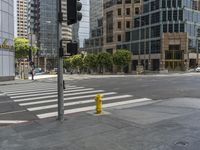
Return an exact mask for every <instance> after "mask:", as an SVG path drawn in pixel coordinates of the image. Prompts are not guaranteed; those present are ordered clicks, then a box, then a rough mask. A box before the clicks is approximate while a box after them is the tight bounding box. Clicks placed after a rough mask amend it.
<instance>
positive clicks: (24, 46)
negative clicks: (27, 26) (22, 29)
mask: <svg viewBox="0 0 200 150" xmlns="http://www.w3.org/2000/svg"><path fill="white" fill-rule="evenodd" d="M14 42H15V55H16V58H26V57H28V54H29V48H30V46H29V40H27V39H25V38H15V40H14Z"/></svg>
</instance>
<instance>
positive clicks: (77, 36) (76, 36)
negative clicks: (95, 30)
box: [73, 0, 90, 48]
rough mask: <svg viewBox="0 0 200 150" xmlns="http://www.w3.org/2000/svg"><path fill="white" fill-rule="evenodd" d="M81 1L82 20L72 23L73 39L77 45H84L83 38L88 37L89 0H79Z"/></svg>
mask: <svg viewBox="0 0 200 150" xmlns="http://www.w3.org/2000/svg"><path fill="white" fill-rule="evenodd" d="M80 2H81V3H82V9H81V13H82V15H83V17H82V20H81V21H80V22H78V23H76V24H74V25H73V40H74V41H77V42H78V43H79V47H80V48H82V47H83V46H84V42H85V39H88V38H89V33H90V31H89V30H90V29H89V26H90V23H89V8H90V7H89V0H80Z"/></svg>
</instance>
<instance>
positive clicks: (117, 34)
mask: <svg viewBox="0 0 200 150" xmlns="http://www.w3.org/2000/svg"><path fill="white" fill-rule="evenodd" d="M103 4H104V6H103V14H104V15H103V16H104V17H103V37H104V39H103V49H104V50H105V51H107V52H110V53H111V54H112V53H114V52H115V51H116V49H117V48H119V47H117V45H118V44H119V43H122V42H124V41H125V35H126V31H127V30H130V29H131V28H132V25H133V19H132V18H133V6H134V3H133V2H132V1H131V0H125V1H124V0H115V1H113V0H104V3H103Z"/></svg>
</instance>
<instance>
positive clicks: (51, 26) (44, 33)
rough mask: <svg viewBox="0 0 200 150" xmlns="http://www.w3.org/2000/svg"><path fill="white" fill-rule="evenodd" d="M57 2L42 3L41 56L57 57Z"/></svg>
mask: <svg viewBox="0 0 200 150" xmlns="http://www.w3.org/2000/svg"><path fill="white" fill-rule="evenodd" d="M56 2H57V1H55V0H41V1H40V18H39V35H38V36H39V37H38V38H39V39H38V40H39V41H38V42H39V45H40V51H41V56H55V55H56V50H57V43H58V41H57V24H56V21H57V13H56V7H57V5H56Z"/></svg>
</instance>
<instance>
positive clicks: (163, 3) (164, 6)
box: [162, 0, 166, 8]
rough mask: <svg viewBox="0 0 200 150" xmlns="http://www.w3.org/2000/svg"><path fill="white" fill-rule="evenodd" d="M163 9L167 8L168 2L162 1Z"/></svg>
mask: <svg viewBox="0 0 200 150" xmlns="http://www.w3.org/2000/svg"><path fill="white" fill-rule="evenodd" d="M162 8H166V0H162Z"/></svg>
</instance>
